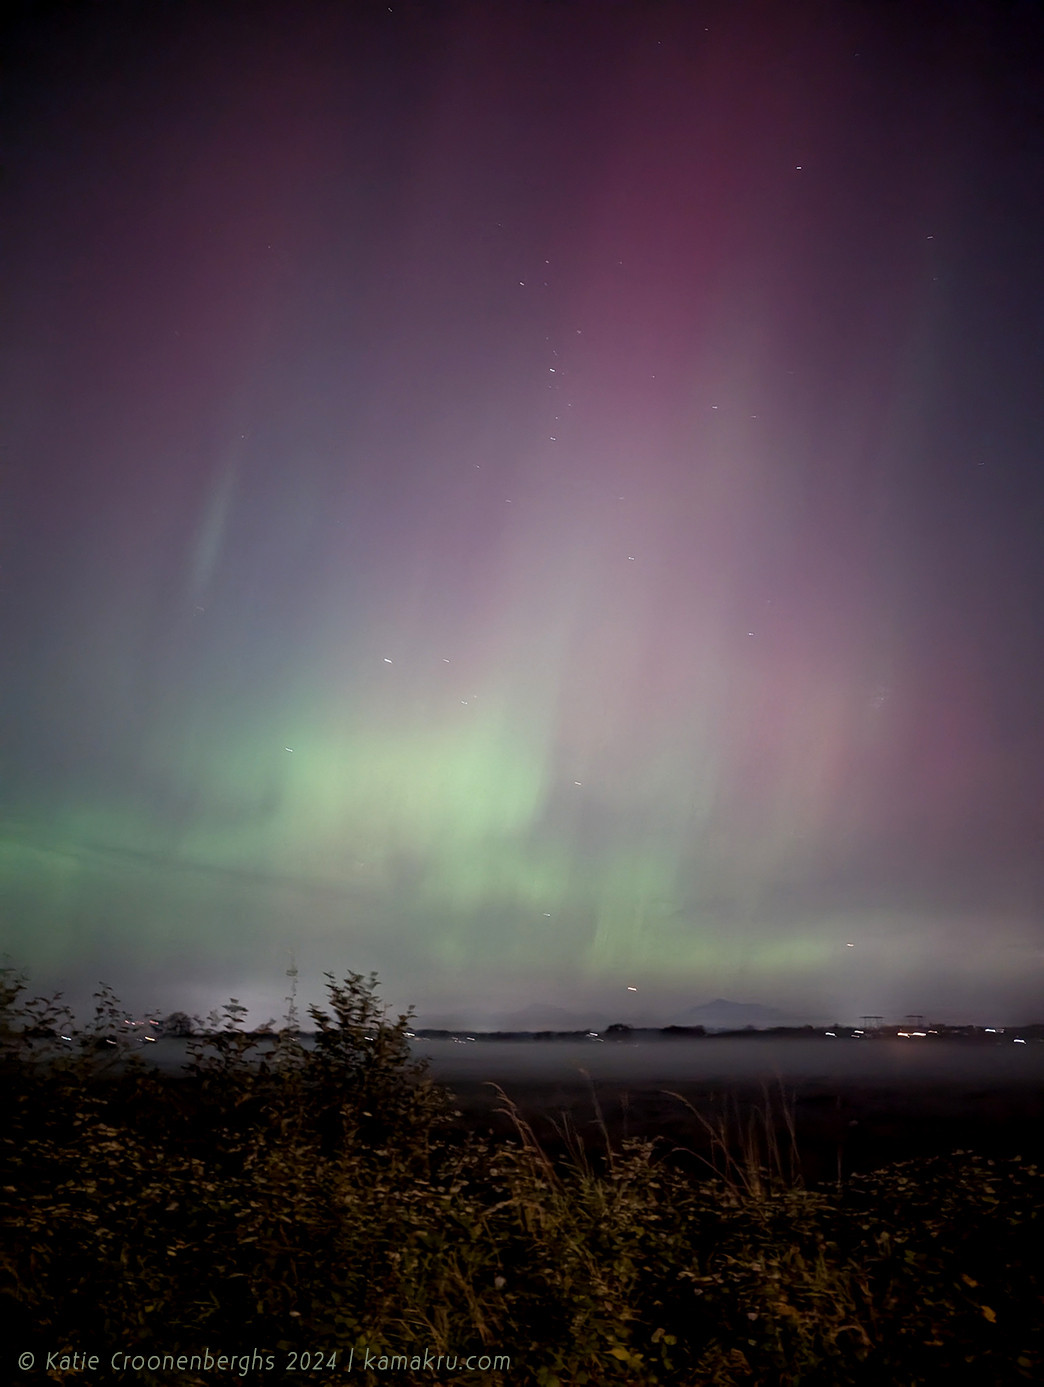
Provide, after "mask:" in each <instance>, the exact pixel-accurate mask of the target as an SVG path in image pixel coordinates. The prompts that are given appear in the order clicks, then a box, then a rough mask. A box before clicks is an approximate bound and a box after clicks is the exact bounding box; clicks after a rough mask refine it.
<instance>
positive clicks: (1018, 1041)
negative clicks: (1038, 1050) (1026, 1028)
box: [1011, 1035, 1026, 1045]
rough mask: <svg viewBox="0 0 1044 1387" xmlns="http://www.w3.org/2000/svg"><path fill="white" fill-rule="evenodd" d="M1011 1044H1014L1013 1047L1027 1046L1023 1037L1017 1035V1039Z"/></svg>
mask: <svg viewBox="0 0 1044 1387" xmlns="http://www.w3.org/2000/svg"><path fill="white" fill-rule="evenodd" d="M1011 1043H1012V1044H1013V1045H1025V1043H1026V1042H1025V1041H1024V1040H1023V1039H1022V1037H1021V1036H1019V1035H1017V1036H1015V1038H1014V1039H1013V1040H1012V1042H1011Z"/></svg>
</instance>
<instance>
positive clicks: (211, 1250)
mask: <svg viewBox="0 0 1044 1387" xmlns="http://www.w3.org/2000/svg"><path fill="white" fill-rule="evenodd" d="M23 992H24V980H22V979H19V978H16V977H14V976H13V975H12V974H5V975H2V976H0V1052H2V1057H3V1064H4V1072H5V1079H6V1080H7V1091H8V1095H9V1097H8V1109H9V1115H10V1122H9V1124H8V1130H7V1133H6V1134H5V1136H4V1138H3V1148H2V1150H3V1165H4V1169H3V1173H2V1178H0V1184H2V1186H3V1218H4V1224H5V1242H4V1250H3V1252H2V1254H0V1256H2V1261H0V1267H2V1271H3V1281H4V1297H5V1304H6V1308H7V1312H8V1315H9V1317H10V1318H12V1319H16V1320H17V1322H18V1323H19V1325H20V1326H25V1325H26V1324H32V1325H33V1326H34V1329H33V1332H32V1334H31V1335H30V1336H29V1338H28V1340H27V1338H26V1335H25V1332H24V1330H23V1332H22V1333H20V1334H19V1336H18V1338H17V1340H15V1339H14V1338H12V1337H11V1335H8V1336H7V1341H8V1342H11V1343H15V1342H17V1344H18V1346H19V1349H20V1350H21V1348H23V1347H25V1348H33V1347H37V1348H46V1349H47V1350H56V1349H57V1350H59V1351H61V1350H62V1349H63V1348H67V1349H68V1351H70V1352H71V1351H73V1350H74V1349H79V1350H83V1349H84V1348H85V1347H91V1346H97V1347H98V1348H99V1349H100V1350H104V1349H105V1348H106V1347H107V1346H109V1347H110V1348H111V1346H114V1345H116V1346H122V1345H124V1344H128V1343H132V1344H133V1345H134V1346H135V1347H136V1351H138V1352H142V1353H146V1354H147V1353H148V1352H149V1351H153V1352H160V1351H162V1352H179V1351H180V1352H186V1353H190V1352H193V1351H199V1350H200V1348H201V1347H202V1346H203V1345H210V1346H211V1348H212V1350H213V1351H215V1352H217V1351H219V1350H220V1351H236V1350H238V1349H241V1348H242V1346H243V1345H245V1344H250V1343H255V1344H267V1345H269V1346H271V1347H272V1348H273V1349H275V1348H277V1347H278V1346H282V1348H284V1349H287V1348H289V1347H291V1346H298V1347H300V1348H302V1349H305V1348H307V1349H310V1350H314V1349H315V1348H317V1347H319V1348H322V1349H323V1350H324V1351H325V1352H327V1353H329V1352H332V1351H334V1350H338V1351H339V1352H340V1353H341V1354H346V1353H347V1351H348V1350H350V1349H351V1348H353V1347H355V1348H356V1349H357V1350H361V1349H362V1348H363V1347H364V1346H368V1347H370V1348H371V1349H375V1348H379V1347H387V1348H388V1349H389V1351H392V1352H398V1353H411V1352H420V1353H423V1351H424V1350H425V1349H429V1350H430V1351H432V1352H433V1353H444V1354H450V1355H454V1354H458V1353H467V1352H481V1351H488V1352H490V1353H492V1352H497V1353H504V1354H508V1355H510V1358H511V1362H512V1366H511V1369H510V1371H509V1372H507V1373H504V1374H499V1373H494V1372H484V1373H481V1374H473V1375H470V1377H469V1375H466V1374H462V1373H454V1374H452V1375H451V1379H452V1380H454V1381H456V1380H458V1378H459V1380H461V1381H468V1380H470V1381H482V1382H485V1383H497V1382H501V1381H503V1382H505V1383H507V1382H510V1383H512V1384H515V1385H516V1387H517V1384H527V1383H533V1384H540V1387H555V1384H563V1387H564V1385H565V1384H568V1387H574V1384H584V1383H591V1384H609V1383H621V1384H629V1385H630V1387H643V1385H644V1384H650V1385H651V1384H668V1383H669V1384H673V1387H687V1385H688V1384H692V1387H695V1385H696V1384H711V1383H713V1384H715V1385H716V1387H717V1384H721V1385H722V1387H731V1384H761V1383H765V1384H767V1383H771V1384H773V1387H775V1384H777V1383H778V1384H795V1385H796V1384H799V1383H800V1384H802V1387H809V1385H810V1384H811V1385H813V1387H814V1385H815V1384H821V1385H822V1387H841V1384H863V1383H865V1384H871V1383H873V1384H879V1383H882V1382H902V1383H903V1384H904V1387H905V1385H906V1384H908V1385H909V1387H917V1385H918V1384H925V1387H929V1385H931V1387H934V1384H936V1383H938V1382H941V1381H945V1380H948V1379H949V1378H950V1377H954V1378H956V1377H959V1376H962V1375H963V1376H964V1378H965V1380H967V1369H968V1366H969V1364H971V1365H973V1367H974V1380H975V1381H976V1383H983V1384H992V1383H996V1384H1000V1383H1005V1384H1010V1383H1014V1382H1018V1381H1026V1382H1031V1381H1036V1380H1039V1379H1040V1376H1041V1368H1042V1365H1044V1342H1042V1340H1044V1329H1042V1322H1041V1316H1040V1305H1041V1293H1042V1289H1044V1288H1042V1285H1041V1280H1042V1278H1041V1273H1040V1270H1039V1255H1038V1252H1037V1249H1038V1248H1039V1246H1040V1243H1041V1231H1042V1230H1041V1208H1042V1206H1044V1198H1042V1196H1044V1179H1042V1176H1041V1173H1040V1171H1038V1170H1037V1168H1036V1167H1035V1166H1033V1165H1031V1164H1029V1163H1026V1162H1007V1163H1004V1164H996V1165H995V1164H994V1163H992V1162H989V1161H986V1160H983V1159H981V1158H978V1157H975V1156H972V1155H968V1154H962V1153H955V1154H954V1155H953V1156H951V1157H947V1158H939V1159H937V1160H934V1161H924V1162H919V1163H916V1164H914V1163H909V1164H906V1165H903V1166H896V1167H893V1168H891V1169H889V1170H884V1171H879V1172H876V1173H874V1174H873V1175H871V1176H863V1177H852V1178H851V1179H850V1180H849V1181H848V1182H847V1183H846V1184H845V1185H844V1187H841V1186H837V1187H832V1188H829V1189H805V1188H803V1187H802V1186H801V1183H800V1181H799V1180H798V1179H797V1178H796V1177H794V1176H793V1174H792V1173H791V1172H790V1171H788V1170H787V1168H786V1163H785V1162H784V1161H783V1160H782V1159H781V1158H780V1157H779V1153H778V1152H775V1151H774V1148H771V1147H766V1146H765V1145H764V1144H762V1145H761V1146H760V1147H759V1146H757V1145H756V1144H749V1145H748V1146H747V1150H746V1156H745V1157H744V1156H743V1154H742V1152H741V1153H740V1155H739V1157H736V1156H733V1155H727V1154H726V1143H725V1136H724V1133H722V1135H721V1141H722V1152H721V1154H722V1159H721V1160H720V1161H718V1162H717V1169H716V1170H707V1171H706V1172H705V1173H704V1175H702V1176H697V1175H695V1174H694V1173H693V1171H692V1170H691V1169H685V1168H682V1167H681V1166H680V1165H679V1164H678V1163H677V1162H676V1161H672V1160H668V1159H666V1157H665V1155H664V1153H662V1152H661V1150H660V1148H659V1146H658V1144H657V1143H655V1142H650V1141H639V1140H632V1141H629V1142H625V1143H624V1144H623V1146H622V1148H621V1149H620V1150H612V1149H607V1150H606V1152H605V1153H604V1158H603V1159H602V1160H601V1162H600V1163H599V1164H598V1165H597V1167H596V1166H595V1164H594V1162H593V1161H592V1160H591V1159H589V1156H588V1154H587V1153H585V1151H584V1149H583V1148H582V1146H581V1145H580V1144H579V1142H578V1141H576V1140H575V1138H573V1137H572V1136H571V1134H570V1133H568V1132H566V1133H565V1134H564V1136H565V1137H567V1138H568V1141H567V1142H566V1145H567V1147H568V1148H569V1150H570V1153H571V1154H569V1155H568V1156H567V1157H566V1158H564V1159H561V1160H553V1159H552V1158H551V1157H549V1156H548V1155H547V1154H546V1152H545V1151H544V1150H543V1149H542V1148H541V1146H540V1144H539V1142H538V1141H537V1140H536V1138H535V1137H534V1134H533V1132H532V1130H531V1129H530V1128H529V1126H528V1125H527V1124H526V1122H525V1121H524V1120H523V1119H522V1117H521V1116H520V1115H519V1114H518V1113H517V1112H514V1110H513V1109H511V1107H510V1103H507V1107H508V1110H509V1111H511V1112H513V1115H514V1118H515V1128H514V1130H515V1134H516V1136H515V1139H514V1140H513V1141H503V1142H499V1143H493V1142H491V1141H489V1140H480V1139H477V1138H474V1137H472V1138H464V1137H462V1136H461V1135H460V1133H458V1132H455V1130H454V1128H453V1125H452V1119H453V1110H452V1106H451V1096H450V1095H449V1094H447V1093H446V1092H445V1091H443V1090H441V1089H439V1088H438V1087H437V1086H435V1085H433V1084H432V1083H431V1080H430V1076H429V1075H428V1074H427V1071H426V1069H425V1066H424V1065H419V1064H417V1063H416V1062H415V1061H414V1060H413V1058H412V1056H411V1054H410V1050H409V1044H408V1036H407V1034H406V1032H407V1029H408V1024H409V1019H410V1018H409V1015H406V1016H400V1017H399V1018H398V1019H397V1020H395V1021H389V1020H388V1019H387V1018H386V1017H385V1015H384V1012H383V1010H382V1008H381V1007H380V1005H379V1002H378V1000H377V996H376V979H375V978H373V977H372V976H371V977H370V978H369V979H366V978H363V977H362V975H359V974H354V973H350V974H348V976H347V977H346V978H345V979H344V980H343V981H336V980H335V979H334V978H333V977H332V976H329V975H328V977H327V995H328V999H329V1000H328V1005H327V1007H326V1009H322V1008H312V1009H311V1012H310V1015H311V1019H312V1021H313V1023H314V1025H315V1027H316V1043H315V1047H314V1049H306V1048H305V1047H304V1046H302V1044H301V1042H300V1039H299V1038H298V1036H297V1035H296V1034H295V1033H293V1031H292V1029H291V1028H289V1027H287V1028H284V1030H283V1031H282V1032H280V1033H279V1034H278V1035H276V1036H275V1037H269V1038H265V1039H259V1038H258V1037H257V1036H254V1035H250V1034H248V1033H247V1032H246V1031H245V1030H244V1027H243V1009H242V1007H240V1005H239V1003H238V1002H236V1001H235V1000H234V999H233V1000H232V1001H231V1002H230V1003H228V1005H227V1006H226V1007H225V1009H224V1011H223V1013H221V1014H219V1015H217V1016H213V1017H211V1018H210V1021H209V1023H208V1024H207V1025H205V1026H204V1025H203V1024H202V1023H200V1027H199V1029H198V1033H197V1034H195V1035H194V1037H193V1040H192V1042H191V1044H190V1061H189V1065H188V1072H187V1074H186V1075H184V1076H182V1077H171V1076H164V1075H161V1074H159V1073H156V1072H155V1071H152V1070H150V1069H149V1068H148V1067H147V1066H146V1065H145V1064H144V1063H143V1062H142V1061H141V1059H140V1057H139V1056H138V1055H137V1054H136V1053H134V1052H133V1051H132V1050H130V1049H129V1048H128V1047H127V1046H126V1045H125V1044H124V1043H123V1033H122V1031H121V1026H122V1022H123V1017H122V1014H121V1013H120V1009H119V1006H118V1003H117V1002H116V1000H115V998H113V997H112V995H111V993H109V992H108V990H107V989H102V991H101V992H100V993H99V995H98V998H97V1006H96V1012H95V1017H94V1020H93V1021H92V1023H91V1025H90V1026H89V1027H88V1028H87V1029H86V1030H85V1031H84V1032H83V1033H82V1034H77V1033H74V1032H73V1030H72V1028H71V1018H69V1017H68V1014H67V1013H66V1012H64V1010H63V1008H62V1003H61V999H60V998H51V999H49V1000H40V999H36V1000H35V1001H32V1002H23V1000H22V994H23ZM110 1034H112V1035H113V1036H114V1038H115V1039H116V1040H117V1042H118V1043H117V1046H116V1047H108V1046H106V1047H105V1048H104V1049H102V1050H99V1049H97V1048H96V1047H95V1045H94V1041H96V1040H97V1039H98V1038H99V1037H104V1036H108V1035H110ZM63 1035H64V1036H71V1037H73V1040H72V1041H65V1040H63V1039H62V1036H63ZM506 1101H507V1100H505V1102H506ZM765 1129H766V1130H768V1124H767V1122H766V1124H765ZM765 1161H767V1162H768V1163H767V1164H764V1162H765ZM34 1336H35V1337H34ZM358 1362H359V1359H358V1358H357V1359H356V1370H357V1371H358ZM52 1376H53V1375H52ZM65 1376H66V1377H67V1378H68V1380H73V1378H74V1377H75V1376H76V1375H75V1374H73V1373H70V1374H67V1375H65ZM309 1376H310V1378H311V1380H312V1381H314V1382H319V1383H327V1382H329V1383H334V1382H343V1380H344V1368H343V1365H342V1367H339V1368H337V1369H336V1370H332V1371H329V1372H326V1371H320V1372H319V1373H317V1374H316V1373H310V1374H309ZM361 1376H362V1374H361V1373H360V1377H361ZM54 1380H64V1379H63V1375H62V1374H60V1373H59V1374H58V1375H57V1377H55V1378H54ZM136 1380H137V1381H140V1382H143V1383H151V1382H154V1381H155V1382H156V1383H159V1382H164V1383H169V1381H170V1375H169V1373H167V1374H165V1375H164V1374H156V1375H150V1374H149V1373H148V1372H145V1373H144V1374H139V1375H138V1376H137V1379H136ZM206 1380H208V1379H206V1378H204V1377H199V1378H193V1377H192V1376H191V1375H179V1377H178V1381H179V1382H183V1383H186V1384H189V1387H191V1384H193V1383H194V1382H196V1381H199V1382H203V1381H206ZM239 1380H243V1379H242V1378H240V1379H239ZM246 1380H257V1381H259V1382H261V1381H264V1382H268V1381H270V1380H271V1376H270V1375H269V1376H266V1375H265V1374H260V1375H259V1376H258V1377H257V1378H256V1379H250V1378H248V1379H246ZM375 1380H377V1381H379V1380H380V1379H379V1378H378V1379H375ZM433 1380H437V1379H435V1378H433V1376H432V1374H431V1372H430V1371H428V1372H424V1371H419V1372H417V1373H415V1374H411V1372H409V1371H406V1372H399V1373H397V1374H396V1381H398V1382H401V1383H411V1382H418V1383H420V1382H424V1383H431V1382H432V1381H433Z"/></svg>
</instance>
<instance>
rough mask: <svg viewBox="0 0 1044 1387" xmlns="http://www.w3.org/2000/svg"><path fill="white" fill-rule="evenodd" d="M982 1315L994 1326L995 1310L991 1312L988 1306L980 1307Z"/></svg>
mask: <svg viewBox="0 0 1044 1387" xmlns="http://www.w3.org/2000/svg"><path fill="white" fill-rule="evenodd" d="M982 1313H983V1314H984V1315H985V1316H986V1318H987V1319H988V1320H989V1322H990V1324H995V1323H996V1320H997V1312H996V1310H991V1309H990V1307H989V1306H988V1305H984V1306H983V1307H982Z"/></svg>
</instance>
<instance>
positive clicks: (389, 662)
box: [384, 655, 391, 665]
mask: <svg viewBox="0 0 1044 1387" xmlns="http://www.w3.org/2000/svg"><path fill="white" fill-rule="evenodd" d="M384 663H385V664H386V665H390V664H391V660H389V659H388V657H387V655H385V657H384Z"/></svg>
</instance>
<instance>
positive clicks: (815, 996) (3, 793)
mask: <svg viewBox="0 0 1044 1387" xmlns="http://www.w3.org/2000/svg"><path fill="white" fill-rule="evenodd" d="M1042 38H1044V29H1042V21H1041V16H1040V12H1039V10H1037V9H1035V8H1031V7H1028V8H1020V7H1018V6H1015V5H1013V6H1010V7H1009V6H998V5H979V6H975V5H968V6H963V5H959V4H945V5H944V4H938V5H927V4H925V5H921V4H918V3H910V4H909V5H903V6H897V7H892V6H883V5H882V6H873V5H863V4H858V3H838V4H836V5H831V6H822V5H816V4H811V3H809V4H805V3H801V2H800V0H799V2H798V3H794V4H787V5H772V4H760V3H751V4H747V3H744V0H737V2H736V3H734V4H725V3H718V4H710V5H702V4H700V3H697V0H693V3H691V4H678V5H668V4H664V5H657V4H649V5H645V4H642V5H639V4H634V5H630V4H626V3H624V4H618V5H616V4H594V3H590V4H585V3H581V4H578V5H575V6H569V5H556V4H551V3H549V4H535V3H534V4H523V3H520V2H519V3H506V4H493V3H476V4H473V5H461V4H458V5H445V6H443V5H428V4H418V3H414V4H406V5H400V4H397V3H393V4H392V5H391V6H388V5H386V4H381V5H372V6H371V5H368V4H360V5H343V6H342V5H336V4H317V3H313V4H299V5H298V4H295V5H291V4H283V5H279V4H259V5H255V4H250V5H236V4H228V5H222V4H217V5H213V4H179V5H171V6H164V5H154V6H148V5H146V6H127V5H121V4H101V5H96V6H92V7H83V8H82V9H79V10H78V9H77V8H76V7H54V8H46V7H45V8H43V9H36V8H34V7H25V8H24V10H23V12H22V14H21V17H20V19H18V20H17V21H16V22H15V23H14V25H13V27H12V29H11V32H10V35H9V39H8V45H9V52H13V53H14V54H15V59H14V61H11V63H10V75H9V76H8V78H7V81H6V96H5V103H4V114H3V124H4V128H5V132H6V136H5V147H6V149H7V150H8V153H7V154H6V155H5V165H6V168H5V186H4V190H3V194H2V196H3V218H2V220H3V225H4V227H5V230H4V240H5V250H4V256H3V266H2V270H0V273H2V276H3V284H4V302H5V305H6V306H5V310H4V312H5V318H6V331H5V333H4V339H5V345H4V350H3V375H2V380H3V416H4V419H5V440H4V441H5V448H4V455H3V473H2V479H0V480H2V486H0V503H2V527H3V528H2V562H0V579H2V592H0V604H2V605H0V639H2V649H3V657H4V658H3V674H2V691H0V698H2V704H0V715H2V728H3V733H2V737H3V743H2V760H0V776H2V781H0V812H2V818H0V881H2V897H0V904H2V908H3V918H4V935H5V939H6V941H7V942H6V944H5V947H6V948H7V949H8V950H9V951H10V953H11V955H12V957H13V958H14V959H15V960H16V961H17V962H18V963H19V964H21V965H23V966H25V967H27V968H28V969H29V970H30V972H31V976H32V979H33V981H34V983H37V984H39V985H41V986H46V985H54V986H62V987H64V988H65V989H66V991H67V992H68V993H70V994H72V995H75V994H76V993H77V992H78V990H79V991H83V992H89V991H90V989H91V987H92V986H93V985H94V984H95V983H96V982H97V981H98V979H99V978H105V979H106V980H107V981H111V982H112V983H113V984H114V985H116V986H117V988H118V989H120V990H121V991H122V993H123V995H124V996H125V997H126V998H127V999H128V1000H131V999H133V998H140V999H141V1002H140V1004H141V1005H153V1004H156V1005H160V1006H166V1007H168V1008H174V1007H175V1006H183V1005H184V1006H188V1008H189V1009H192V1008H194V1007H196V1006H199V1007H205V1008H209V1006H210V1005H212V1004H217V1003H218V1002H220V1001H221V1000H223V998H225V997H227V996H228V995H229V994H230V993H232V994H234V995H236V996H238V997H240V998H242V999H243V1000H245V1001H247V1002H249V1003H251V1005H256V1006H258V1007H261V1008H264V1009H265V1010H266V1012H267V1014H271V1012H272V1011H274V1010H275V1009H276V1006H277V1003H278V998H279V997H280V996H281V995H282V992H283V991H284V990H285V987H284V981H285V980H284V978H283V969H284V968H285V967H286V960H287V953H286V951H287V950H293V951H294V954H295V957H296V960H297V963H298V966H299V967H300V969H301V976H302V981H303V983H304V984H305V986H306V990H312V991H315V992H317V991H318V988H317V986H314V985H315V984H317V982H318V978H319V974H320V973H321V971H322V970H324V969H330V970H331V971H334V972H337V971H338V970H341V971H343V970H344V969H345V968H356V969H359V970H361V971H369V970H370V969H371V968H373V969H376V970H377V971H378V972H379V973H380V975H381V978H382V980H383V982H384V991H385V994H386V995H387V996H388V997H389V998H390V999H391V1000H392V1001H393V1002H394V1003H395V1004H396V1005H401V1006H405V1005H406V1004H408V1003H410V1002H412V1003H415V1004H416V1005H417V1006H418V1009H419V1011H420V1012H421V1015H422V1018H423V1017H425V1016H427V1017H431V1018H436V1017H437V1018H445V1017H450V1016H453V1017H457V1016H459V1017H461V1018H463V1019H465V1020H467V1019H472V1018H474V1019H482V1018H484V1017H486V1016H490V1017H495V1016H499V1015H500V1014H502V1013H507V1012H511V1011H516V1010H518V1009H520V1008H524V1007H526V1006H528V1005H531V1004H547V1005H552V1006H558V1007H562V1008H563V1009H566V1010H572V1011H577V1010H580V1011H582V1010H583V1009H584V1007H593V1008H596V1009H597V1011H598V1014H599V1015H601V1016H605V1017H606V1019H613V1016H612V1013H613V1012H618V1013H619V1014H620V1016H623V1015H624V1014H625V1013H626V1014H628V1015H630V1014H635V1015H637V1014H641V1015H643V1016H644V1015H648V1016H656V1017H663V1018H665V1019H676V1015H677V1013H678V1010H679V1008H682V1009H683V1008H684V1007H685V1006H687V1005H692V1004H694V1003H696V1002H699V1001H702V1000H705V999H706V998H708V997H713V996H718V995H724V996H727V997H730V998H736V999H738V1000H742V1001H757V1002H762V1003H764V1004H768V1005H776V1006H782V1007H785V1008H788V1009H790V1010H791V1011H794V1012H796V1013H798V1014H801V1015H816V1016H831V1015H835V1014H836V1015H838V1016H840V1017H842V1018H849V1019H851V1018H853V1017H858V1016H859V1015H860V1014H861V1013H867V1012H869V1013H883V1014H886V1015H888V1014H893V1013H894V1014H901V1013H903V1012H906V1011H913V1010H916V1011H920V1012H932V1011H935V1012H937V1013H938V1014H939V1019H953V1020H970V1021H975V1020H982V1019H985V1020H986V1021H987V1022H990V1021H991V1019H995V1020H997V1021H999V1022H1002V1023H1003V1022H1005V1021H1009V1022H1010V1021H1019V1020H1026V1019H1027V1018H1028V1017H1030V1016H1032V1015H1034V1014H1035V1013H1036V1012H1039V1011H1040V1010H1041V1007H1040V1000H1041V983H1042V975H1044V933H1042V924H1041V920H1042V907H1044V852H1042V839H1044V813H1042V807H1041V806H1042V799H1041V786H1042V783H1044V730H1042V719H1041V693H1040V690H1041V677H1042V659H1041V649H1042V646H1041V632H1042V630H1044V624H1042V622H1044V583H1042V577H1044V544H1042V540H1041V536H1042V534H1044V525H1042V522H1044V474H1042V472H1041V466H1040V439H1041V436H1042V425H1044V391H1042V390H1041V375H1042V366H1044V358H1042V342H1044V339H1042V336H1041V324H1042V323H1044V268H1042V267H1044V257H1042V256H1041V254H1040V247H1041V245H1042V244H1044V236H1042V233H1044V211H1042V203H1041V198H1040V187H1041V181H1040V180H1041V167H1042V164H1041V158H1042V154H1044V139H1042V133H1044V122H1042V111H1041V96H1040V88H1039V82H1036V81H1035V80H1034V76H1033V74H1034V72H1036V71H1039V68H1038V66H1037V65H1038V64H1039V62H1040V58H1041V56H1042V55H1044V43H1042ZM628 986H631V987H636V988H637V989H638V992H637V993H627V992H626V989H627V987H628ZM273 999H274V1000H273ZM629 1007H630V1008H631V1009H632V1010H631V1012H628V1011H627V1008H629ZM258 1019H262V1018H258Z"/></svg>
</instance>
